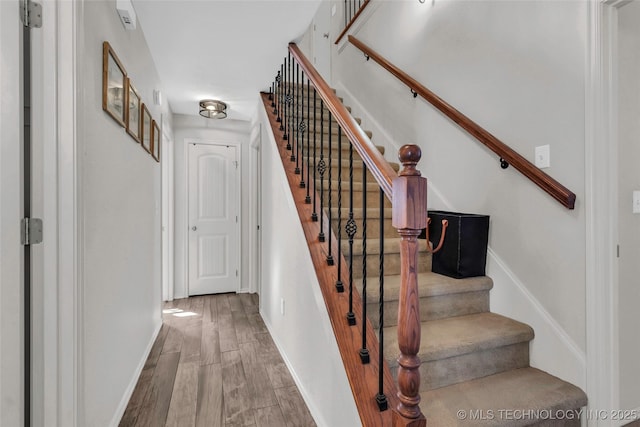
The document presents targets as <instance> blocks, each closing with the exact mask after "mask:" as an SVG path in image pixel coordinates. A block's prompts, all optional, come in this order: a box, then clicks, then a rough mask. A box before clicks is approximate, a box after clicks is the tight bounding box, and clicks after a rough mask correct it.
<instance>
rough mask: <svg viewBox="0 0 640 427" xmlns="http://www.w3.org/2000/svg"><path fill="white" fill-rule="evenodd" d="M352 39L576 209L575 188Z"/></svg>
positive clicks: (385, 66) (468, 130) (352, 42)
mask: <svg viewBox="0 0 640 427" xmlns="http://www.w3.org/2000/svg"><path fill="white" fill-rule="evenodd" d="M349 42H351V44H353V45H354V46H355V47H357V48H358V49H360V50H361V51H362V53H364V54H365V55H366V56H367V57H368V58H371V59H373V60H374V61H376V62H377V63H378V64H380V65H381V66H382V67H383V68H385V69H386V70H387V71H389V72H390V73H391V74H393V75H394V76H396V77H397V78H398V79H399V80H400V81H402V82H403V83H404V84H406V85H407V86H408V87H409V88H410V89H411V91H412V92H413V93H414V94H417V95H420V96H422V97H423V98H424V99H425V100H427V101H428V102H429V103H430V104H431V105H433V106H434V107H436V108H437V109H438V110H440V111H441V112H442V113H443V114H444V115H445V116H447V117H449V118H450V119H451V120H453V121H454V122H455V123H457V124H458V125H459V126H460V127H461V128H463V129H464V130H466V131H467V132H468V133H469V134H471V135H472V136H474V137H475V138H476V139H477V140H478V141H480V142H481V143H482V144H484V145H485V146H486V147H487V148H489V149H490V150H491V151H493V152H494V153H496V154H497V155H498V156H500V158H501V159H504V160H505V161H507V162H508V164H510V165H512V166H513V167H514V168H516V169H517V170H518V171H520V172H521V173H522V174H523V175H524V176H526V177H527V178H529V179H530V180H531V181H533V182H534V183H535V184H536V185H538V186H539V187H540V188H541V189H543V190H544V191H546V192H547V193H548V194H549V195H550V196H551V197H553V198H554V199H556V200H557V201H558V202H560V203H561V204H562V205H564V206H565V207H566V208H568V209H573V208H574V206H575V201H576V195H575V194H574V193H573V192H572V191H570V190H569V189H567V188H566V187H565V186H563V185H562V184H560V183H559V182H558V181H556V180H555V179H553V178H552V177H550V176H549V175H547V174H546V173H544V172H543V171H541V170H540V169H538V168H537V167H536V166H535V165H533V164H532V163H531V162H530V161H528V160H527V159H525V158H524V157H522V156H521V155H520V154H519V153H517V152H516V151H515V150H513V149H512V148H511V147H509V146H508V145H506V144H505V143H504V142H502V141H500V140H499V139H498V138H496V137H495V136H493V135H492V134H491V133H489V132H488V131H487V130H485V129H484V128H482V127H481V126H480V125H478V124H477V123H476V122H474V121H473V120H471V119H470V118H469V117H467V116H465V115H464V114H462V113H461V112H460V111H458V110H456V109H455V108H453V107H452V106H451V105H449V104H448V103H447V102H445V101H444V100H442V99H441V98H440V97H438V96H437V95H436V94H434V93H433V92H431V91H430V90H429V89H427V88H426V87H424V86H423V85H422V84H420V83H419V82H418V81H416V80H415V79H414V78H412V77H411V76H409V75H408V74H407V73H405V72H404V71H402V70H401V69H400V68H398V67H396V66H395V65H393V64H392V63H390V62H389V61H388V60H386V59H385V58H384V57H382V56H381V55H380V54H378V53H377V52H376V51H374V50H373V49H371V48H370V47H369V46H367V45H366V44H364V43H363V42H361V41H360V40H358V39H357V38H356V37H354V36H352V35H350V36H349Z"/></svg>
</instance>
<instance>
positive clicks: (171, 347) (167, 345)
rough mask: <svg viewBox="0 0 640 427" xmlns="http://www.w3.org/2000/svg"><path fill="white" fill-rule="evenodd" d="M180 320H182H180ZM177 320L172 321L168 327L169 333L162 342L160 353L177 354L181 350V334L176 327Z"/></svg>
mask: <svg viewBox="0 0 640 427" xmlns="http://www.w3.org/2000/svg"><path fill="white" fill-rule="evenodd" d="M181 320H182V319H181ZM176 322H178V320H174V321H173V322H172V324H171V325H169V332H168V333H167V338H166V339H165V340H164V346H163V347H162V353H163V354H164V353H179V352H180V350H181V349H182V332H181V331H180V329H179V328H178V327H177V323H176Z"/></svg>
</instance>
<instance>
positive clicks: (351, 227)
mask: <svg viewBox="0 0 640 427" xmlns="http://www.w3.org/2000/svg"><path fill="white" fill-rule="evenodd" d="M344 228H345V231H346V232H347V236H348V237H349V311H348V312H347V322H348V323H349V325H355V324H356V315H355V314H354V313H353V236H355V234H356V232H357V231H358V226H357V225H356V222H355V221H354V219H353V145H351V143H349V219H348V220H347V225H345V227H344Z"/></svg>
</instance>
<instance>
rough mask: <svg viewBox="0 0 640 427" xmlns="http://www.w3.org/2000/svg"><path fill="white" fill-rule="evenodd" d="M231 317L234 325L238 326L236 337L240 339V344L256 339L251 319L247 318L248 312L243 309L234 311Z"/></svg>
mask: <svg viewBox="0 0 640 427" xmlns="http://www.w3.org/2000/svg"><path fill="white" fill-rule="evenodd" d="M231 318H232V320H233V325H234V326H235V328H236V338H237V339H238V344H241V343H245V342H252V341H255V340H256V339H255V336H254V335H255V334H254V332H253V329H252V328H251V325H250V324H249V319H247V314H246V313H245V312H244V310H243V311H232V312H231Z"/></svg>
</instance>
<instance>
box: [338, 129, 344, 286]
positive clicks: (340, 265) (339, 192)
mask: <svg viewBox="0 0 640 427" xmlns="http://www.w3.org/2000/svg"><path fill="white" fill-rule="evenodd" d="M338 130H339V132H338V280H337V281H336V291H338V292H344V283H342V129H340V128H339V127H338Z"/></svg>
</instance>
